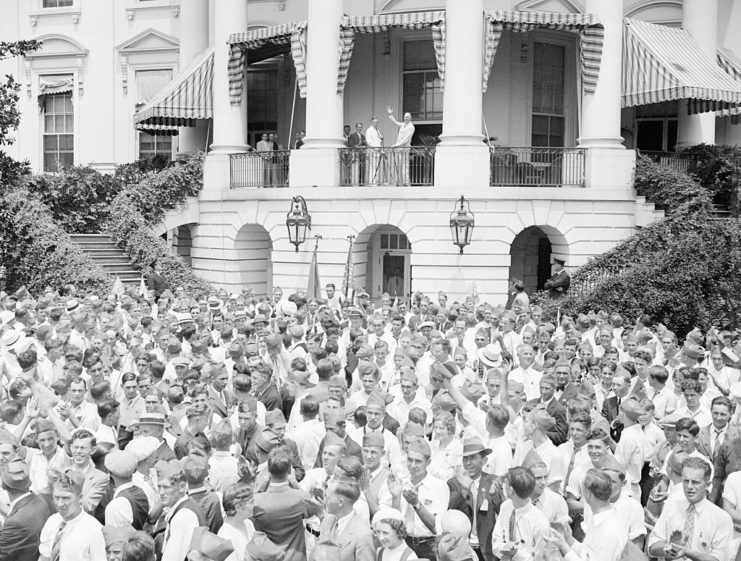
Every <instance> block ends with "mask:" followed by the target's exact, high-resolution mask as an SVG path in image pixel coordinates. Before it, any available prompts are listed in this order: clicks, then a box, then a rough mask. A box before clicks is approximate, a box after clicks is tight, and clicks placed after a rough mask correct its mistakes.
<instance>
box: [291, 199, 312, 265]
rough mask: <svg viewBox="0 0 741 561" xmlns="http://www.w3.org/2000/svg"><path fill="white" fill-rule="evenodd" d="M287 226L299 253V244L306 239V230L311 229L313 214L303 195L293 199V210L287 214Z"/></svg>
mask: <svg viewBox="0 0 741 561" xmlns="http://www.w3.org/2000/svg"><path fill="white" fill-rule="evenodd" d="M286 227H287V228H288V239H289V240H290V242H291V243H292V244H293V245H294V246H296V253H298V246H300V245H301V244H302V243H304V242H305V241H306V230H307V229H308V230H311V215H310V214H309V210H308V209H307V208H306V201H305V200H304V198H303V197H302V196H301V195H296V196H295V197H293V200H292V201H291V210H290V211H288V214H287V215H286Z"/></svg>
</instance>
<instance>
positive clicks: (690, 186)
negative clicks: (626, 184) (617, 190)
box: [635, 156, 712, 214]
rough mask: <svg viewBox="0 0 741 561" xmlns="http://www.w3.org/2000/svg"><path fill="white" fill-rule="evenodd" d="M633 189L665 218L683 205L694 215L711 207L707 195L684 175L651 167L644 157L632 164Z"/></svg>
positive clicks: (662, 168) (666, 169)
mask: <svg viewBox="0 0 741 561" xmlns="http://www.w3.org/2000/svg"><path fill="white" fill-rule="evenodd" d="M635 188H636V191H637V192H638V194H639V195H642V196H644V197H646V198H647V199H648V200H649V201H651V202H652V203H654V204H656V205H657V206H659V207H660V208H662V209H664V211H665V212H666V214H671V213H672V212H673V211H674V210H675V209H676V208H677V207H679V206H681V205H685V204H686V205H689V207H690V209H694V210H696V211H699V210H700V209H701V208H709V207H710V205H711V204H712V200H711V197H710V195H709V194H708V191H707V190H706V189H704V188H703V187H702V186H701V185H699V184H698V183H697V182H696V181H694V180H693V179H692V178H691V177H690V176H688V175H687V174H686V173H681V172H678V171H674V170H673V169H671V168H669V167H666V166H662V165H660V164H657V163H654V162H653V161H651V160H649V159H648V158H646V157H644V156H641V157H639V158H638V160H637V161H636V172H635Z"/></svg>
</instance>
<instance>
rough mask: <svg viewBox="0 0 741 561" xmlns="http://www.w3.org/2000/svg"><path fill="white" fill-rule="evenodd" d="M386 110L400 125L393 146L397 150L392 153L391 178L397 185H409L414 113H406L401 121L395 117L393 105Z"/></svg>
mask: <svg viewBox="0 0 741 561" xmlns="http://www.w3.org/2000/svg"><path fill="white" fill-rule="evenodd" d="M386 111H387V112H388V114H389V119H391V122H392V123H394V124H395V125H396V126H397V127H399V134H398V136H397V137H396V142H395V143H394V145H393V148H396V150H394V154H392V157H393V161H392V164H391V174H392V177H391V180H392V182H393V183H396V184H397V185H399V184H401V185H409V153H410V152H411V146H412V137H413V136H414V125H413V124H412V114H411V113H404V122H403V123H400V122H399V121H397V120H396V119H394V110H393V109H391V107H388V108H386Z"/></svg>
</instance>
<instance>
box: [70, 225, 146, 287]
mask: <svg viewBox="0 0 741 561" xmlns="http://www.w3.org/2000/svg"><path fill="white" fill-rule="evenodd" d="M70 237H71V238H72V241H73V242H75V243H76V244H77V245H79V246H80V248H81V249H82V250H83V251H84V252H85V253H87V254H88V255H89V256H90V258H91V259H92V260H93V261H94V262H95V263H96V264H97V265H98V266H100V267H101V268H102V269H103V270H104V271H105V272H106V273H108V274H109V275H112V276H114V277H115V276H116V275H118V278H120V279H121V282H122V283H123V284H124V285H130V286H131V285H138V284H139V281H140V279H141V272H139V271H138V270H137V269H136V267H134V265H133V264H132V263H131V261H130V260H129V256H128V255H127V254H126V252H125V251H124V250H123V249H120V248H119V247H117V246H116V244H115V243H113V241H112V240H111V238H109V237H108V236H106V235H104V234H70Z"/></svg>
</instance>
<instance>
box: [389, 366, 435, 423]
mask: <svg viewBox="0 0 741 561" xmlns="http://www.w3.org/2000/svg"><path fill="white" fill-rule="evenodd" d="M418 387H419V386H418V384H417V375H416V374H414V373H413V372H408V371H407V372H404V373H403V374H402V376H401V396H400V397H398V398H396V399H395V400H394V401H393V403H391V404H389V406H388V407H387V408H386V412H387V413H388V414H389V415H391V416H392V417H393V418H394V419H396V420H397V421H398V422H399V424H402V425H403V424H404V423H406V422H407V421H408V420H409V411H411V410H412V408H414V407H419V408H420V409H422V410H423V411H424V412H425V413H426V414H427V421H428V423H430V422H431V421H432V405H431V404H430V401H429V400H428V399H427V398H426V397H422V396H420V395H419V392H417V388H418Z"/></svg>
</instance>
